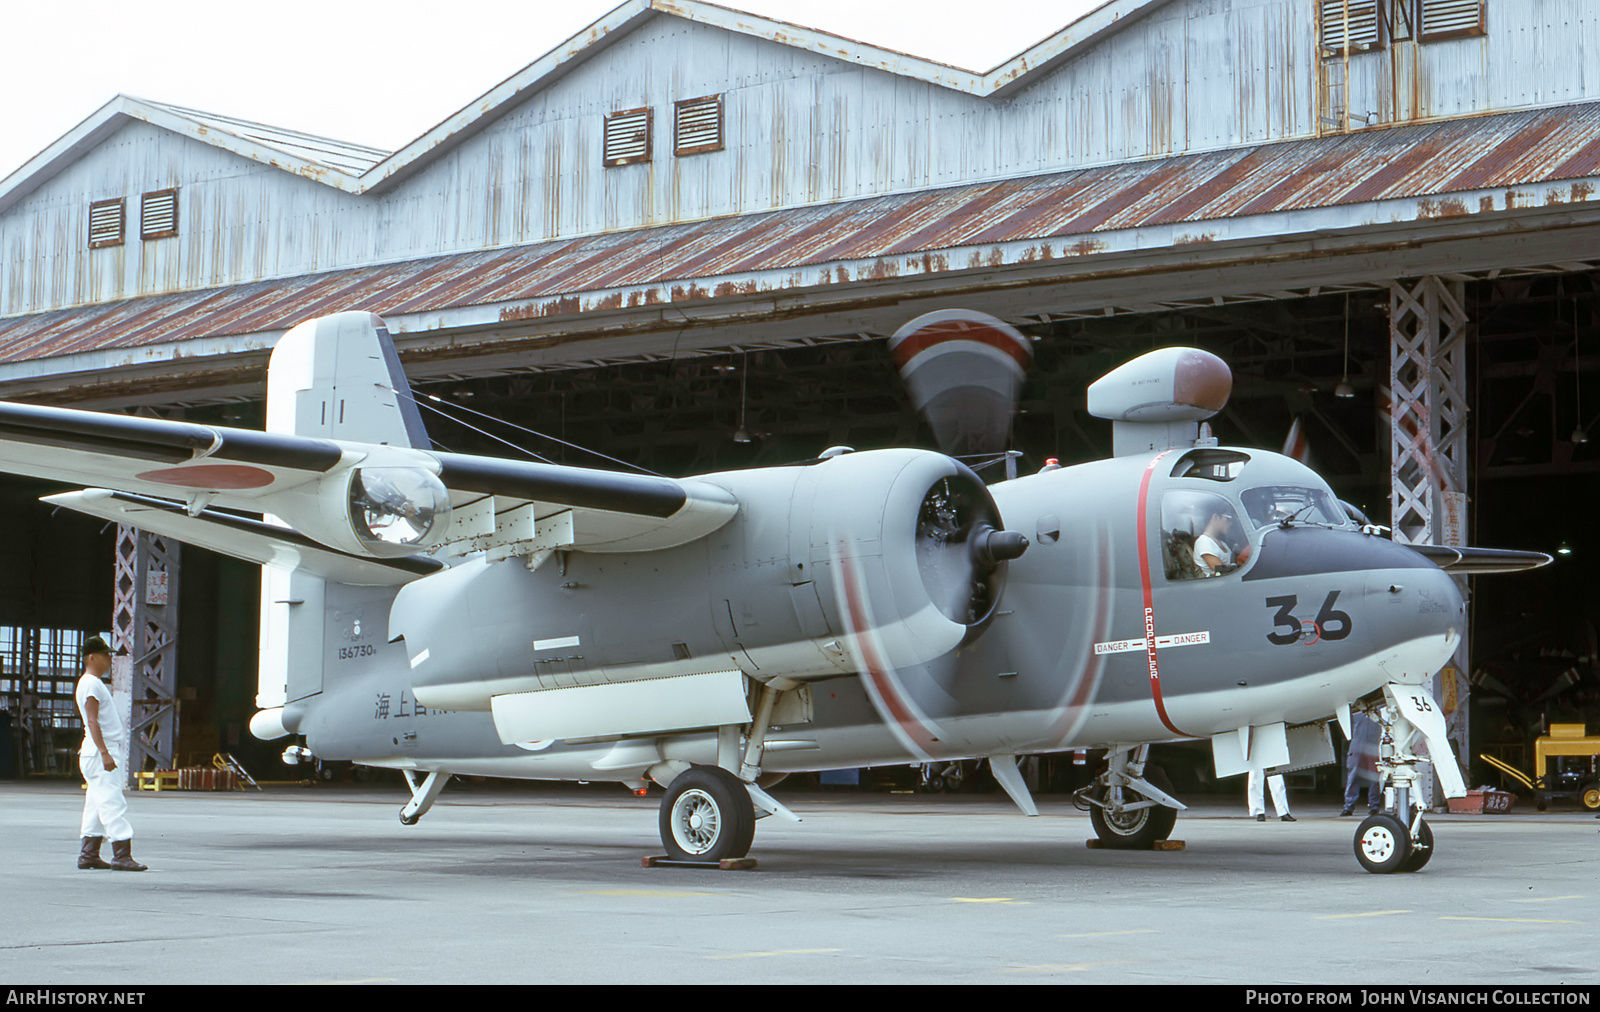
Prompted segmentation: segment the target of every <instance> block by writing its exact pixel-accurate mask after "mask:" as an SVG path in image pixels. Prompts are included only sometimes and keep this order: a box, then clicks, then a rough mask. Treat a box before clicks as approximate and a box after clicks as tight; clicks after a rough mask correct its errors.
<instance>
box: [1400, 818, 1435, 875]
mask: <svg viewBox="0 0 1600 1012" xmlns="http://www.w3.org/2000/svg"><path fill="white" fill-rule="evenodd" d="M1417 835H1418V836H1419V837H1420V839H1419V840H1418V841H1417V842H1416V843H1415V844H1412V846H1411V856H1410V857H1408V858H1406V860H1405V863H1404V864H1402V865H1401V866H1400V870H1401V871H1421V870H1422V866H1423V865H1425V864H1427V863H1428V861H1429V859H1430V858H1432V857H1433V829H1432V827H1430V826H1429V825H1428V824H1427V823H1426V822H1424V823H1423V824H1422V831H1421V832H1420V833H1418V834H1417Z"/></svg>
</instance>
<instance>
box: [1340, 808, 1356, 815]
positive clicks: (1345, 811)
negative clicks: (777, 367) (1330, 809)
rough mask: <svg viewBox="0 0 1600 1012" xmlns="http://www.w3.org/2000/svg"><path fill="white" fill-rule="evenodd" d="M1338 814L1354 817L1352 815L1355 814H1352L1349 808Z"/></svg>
mask: <svg viewBox="0 0 1600 1012" xmlns="http://www.w3.org/2000/svg"><path fill="white" fill-rule="evenodd" d="M1339 814H1340V815H1354V814H1355V812H1354V811H1352V810H1351V809H1349V808H1346V809H1345V810H1344V811H1342V812H1340V813H1339Z"/></svg>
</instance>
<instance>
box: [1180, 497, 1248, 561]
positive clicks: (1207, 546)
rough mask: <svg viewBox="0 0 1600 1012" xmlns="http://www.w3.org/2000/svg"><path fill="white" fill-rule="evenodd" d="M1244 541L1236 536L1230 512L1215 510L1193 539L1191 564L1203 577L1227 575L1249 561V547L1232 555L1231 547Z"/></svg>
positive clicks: (1235, 526)
mask: <svg viewBox="0 0 1600 1012" xmlns="http://www.w3.org/2000/svg"><path fill="white" fill-rule="evenodd" d="M1243 541H1244V539H1243V538H1241V537H1240V536H1239V532H1238V525H1237V524H1236V522H1235V521H1234V518H1233V513H1232V511H1231V510H1215V511H1213V512H1212V513H1211V517H1210V519H1208V520H1207V521H1206V526H1205V530H1203V531H1201V532H1200V535H1199V537H1197V538H1195V539H1194V562H1195V565H1196V566H1198V567H1199V568H1200V571H1201V572H1202V573H1204V574H1205V575H1206V576H1221V575H1222V574H1223V573H1231V572H1233V570H1234V569H1236V568H1238V567H1239V566H1241V565H1243V564H1244V563H1245V561H1246V560H1248V559H1249V558H1250V545H1249V543H1248V542H1244V543H1243V545H1242V546H1241V547H1240V548H1239V549H1238V551H1237V552H1235V551H1234V548H1233V546H1234V545H1235V544H1238V543H1240V542H1243Z"/></svg>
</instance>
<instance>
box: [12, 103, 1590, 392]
mask: <svg viewBox="0 0 1600 1012" xmlns="http://www.w3.org/2000/svg"><path fill="white" fill-rule="evenodd" d="M1596 175H1600V104H1586V105H1576V106H1565V107H1560V108H1552V109H1540V110H1533V111H1526V112H1519V113H1510V114H1502V115H1496V116H1483V117H1474V118H1470V119H1459V120H1450V121H1444V122H1439V123H1433V124H1425V125H1414V126H1402V127H1393V128H1387V129H1377V130H1370V131H1362V132H1358V133H1354V134H1349V135H1344V136H1338V137H1327V138H1319V139H1307V140H1299V141H1290V142H1282V143H1277V144H1270V145H1263V146H1260V147H1256V148H1240V149H1233V150H1230V151H1217V152H1205V153H1200V154H1193V155H1183V156H1179V157H1175V158H1166V159H1153V160H1149V161H1140V162H1130V163H1124V164H1119V165H1109V166H1103V167H1100V168H1093V169H1074V170H1071V171H1067V172H1059V173H1052V174H1048V175H1041V176H1035V177H1030V178H1025V179H1010V180H1001V181H989V182H982V183H972V184H968V185H963V186H954V187H947V188H943V189H938V190H922V191H915V192H910V193H901V194H892V195H887V196H877V197H871V198H866V199H861V200H853V201H843V202H837V203H829V204H815V205H807V206H803V207H796V208H787V209H779V210H774V211H768V212H763V213H759V214H749V215H743V216H738V217H727V218H717V219H709V220H705V221H699V222H690V223H682V224H673V225H665V226H659V227H655V228H647V229H640V230H635V231H629V232H611V233H602V234H597V235H588V236H582V237H578V238H572V239H560V240H553V241H548V242H543V243H538V244H534V245H530V246H523V247H516V248H510V249H496V250H485V251H479V252H474V253H465V254H455V255H449V256H440V257H432V258H428V259H422V260H413V261H407V262H402V263H392V264H382V265H376V266H370V267H362V268H351V269H343V270H336V271H329V272H326V273H323V274H315V275H307V276H303V277H295V278H283V279H276V280H269V281H259V282H252V283H248V284H242V285H234V286H231V287H228V288H221V289H210V290H202V291H193V292H183V293H177V294H171V295H163V296H155V297H151V298H145V299H138V300H132V301H128V302H120V303H109V304H105V305H95V306H87V307H80V308H77V309H68V310H57V311H52V312H47V313H39V314H33V315H28V316H18V317H11V318H7V319H0V349H3V350H0V363H4V362H22V361H29V360H35V359H46V358H53V357H57V356H62V355H70V354H75V353H80V352H86V351H104V350H111V349H133V348H139V347H142V346H149V345H162V344H171V343H177V342H181V341H183V340H188V339H198V338H210V337H225V336H229V335H240V334H254V333H261V332H269V331H276V330H281V329H283V328H286V327H289V326H292V325H293V324H295V323H298V322H300V321H302V320H305V319H309V318H310V317H312V316H316V315H319V314H321V313H326V312H331V311H334V310H342V309H365V310H369V311H372V312H376V313H380V314H383V313H389V314H402V313H406V314H409V313H426V312H437V311H443V310H448V309H458V308H463V307H471V306H492V305H495V304H503V303H507V302H516V301H539V302H544V303H547V304H549V306H550V307H552V308H551V309H549V311H551V312H560V313H567V312H578V311H579V303H578V301H577V300H576V296H577V295H578V294H579V293H596V292H600V293H605V292H612V291H616V292H620V291H622V290H629V291H630V294H629V295H628V296H627V297H628V298H629V299H631V300H633V303H634V304H637V302H638V301H640V300H643V301H645V302H653V301H670V300H671V299H672V298H674V297H681V296H680V293H679V292H677V291H674V290H673V289H675V288H681V289H683V291H682V293H681V295H687V296H689V297H695V298H705V297H710V296H711V294H712V293H711V292H708V291H707V290H706V288H705V287H704V283H705V282H706V281H707V279H713V278H714V279H719V281H720V282H721V284H720V286H719V287H718V288H717V291H719V292H720V291H743V290H748V286H747V285H744V284H742V283H741V280H740V279H741V277H745V278H748V277H749V276H753V275H757V274H762V273H768V274H770V273H771V272H784V271H791V272H792V271H797V270H799V269H801V268H814V267H816V266H818V265H824V264H829V263H835V262H837V263H859V262H861V261H873V260H874V259H876V260H877V261H878V268H881V269H882V270H884V271H888V272H892V271H894V270H897V269H899V267H898V266H897V264H896V263H895V262H892V261H894V260H895V258H900V257H912V256H916V255H918V254H933V253H936V252H942V251H948V250H952V249H959V248H962V247H972V248H982V247H989V246H993V245H995V244H1001V243H1015V242H1031V241H1041V240H1056V239H1065V240H1068V241H1067V242H1065V243H1063V244H1062V245H1061V247H1060V250H1059V252H1060V253H1061V254H1062V255H1066V254H1067V253H1068V252H1070V251H1073V250H1074V248H1075V249H1076V251H1078V252H1082V251H1087V250H1092V249H1095V248H1098V247H1097V245H1096V241H1093V240H1091V239H1090V238H1089V237H1091V236H1093V235H1094V234H1095V233H1104V232H1113V231H1118V230H1125V229H1134V228H1140V227H1146V226H1156V225H1163V226H1176V225H1181V224H1182V223H1185V222H1194V223H1197V224H1198V223H1202V222H1207V221H1217V220H1220V219H1226V218H1230V217H1234V216H1239V215H1250V214H1264V213H1273V212H1283V211H1298V210H1309V209H1314V208H1325V207H1333V206H1338V205H1341V204H1357V203H1363V202H1370V201H1376V200H1391V199H1402V198H1430V199H1431V198H1433V197H1435V196H1442V195H1446V194H1449V193H1452V192H1469V191H1473V190H1485V189H1497V188H1502V187H1504V188H1516V187H1528V186H1532V185H1536V184H1544V183H1550V182H1554V181H1556V180H1561V179H1584V178H1588V177H1592V176H1596ZM1073 237H1079V239H1078V242H1077V243H1076V244H1074V243H1072V241H1071V240H1072V239H1073ZM1045 255H1050V254H1049V253H1046V254H1045ZM967 262H968V261H967V260H966V259H963V260H962V261H961V263H963V264H965V263H967ZM841 280H842V276H841ZM641 289H643V291H641ZM622 299H623V296H622V295H621V294H618V295H617V296H616V297H615V299H614V300H613V301H611V302H609V303H605V304H596V305H599V308H614V307H619V306H620V305H621V302H622ZM592 304H593V303H592Z"/></svg>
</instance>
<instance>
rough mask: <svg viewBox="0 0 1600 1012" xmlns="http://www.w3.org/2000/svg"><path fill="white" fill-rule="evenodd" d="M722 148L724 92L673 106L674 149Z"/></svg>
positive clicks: (693, 151)
mask: <svg viewBox="0 0 1600 1012" xmlns="http://www.w3.org/2000/svg"><path fill="white" fill-rule="evenodd" d="M721 150H722V96H721V95H707V96H706V97H705V98H691V99H689V100H687V101H684V102H679V103H678V104H677V105H676V106H675V107H674V108H673V116H672V153H673V154H675V155H697V154H699V153H701V152H702V151H721Z"/></svg>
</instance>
